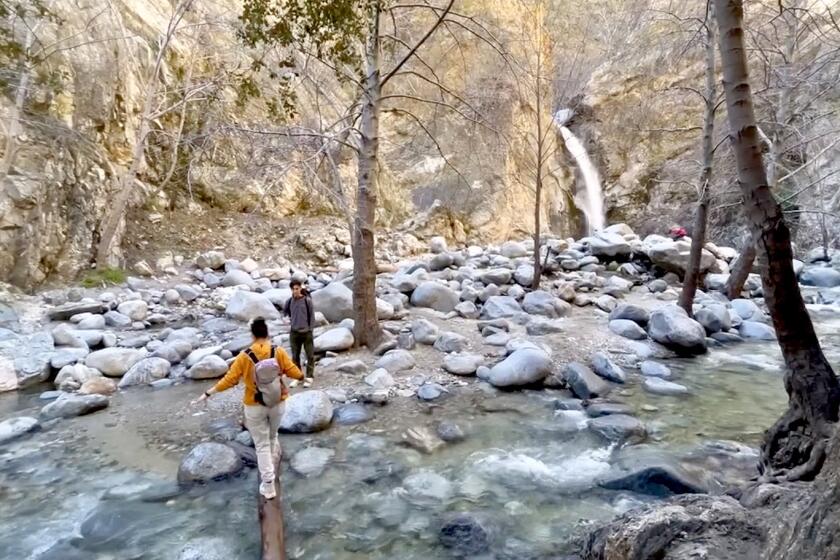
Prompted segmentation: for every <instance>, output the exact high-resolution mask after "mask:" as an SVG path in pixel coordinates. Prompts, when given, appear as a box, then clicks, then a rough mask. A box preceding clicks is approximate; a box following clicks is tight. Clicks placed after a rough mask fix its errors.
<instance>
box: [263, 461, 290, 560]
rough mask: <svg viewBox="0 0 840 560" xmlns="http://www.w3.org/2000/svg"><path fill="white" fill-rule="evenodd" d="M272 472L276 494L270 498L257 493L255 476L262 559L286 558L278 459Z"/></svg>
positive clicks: (283, 559)
mask: <svg viewBox="0 0 840 560" xmlns="http://www.w3.org/2000/svg"><path fill="white" fill-rule="evenodd" d="M274 472H275V475H274V484H275V485H276V486H277V496H276V497H275V498H274V499H271V500H266V499H265V498H264V497H263V496H262V494H260V493H259V476H258V477H257V496H258V504H259V518H260V539H261V540H262V560H286V543H285V540H284V533H283V501H282V498H281V492H280V490H281V488H280V464H279V461H278V464H277V465H275V467H274Z"/></svg>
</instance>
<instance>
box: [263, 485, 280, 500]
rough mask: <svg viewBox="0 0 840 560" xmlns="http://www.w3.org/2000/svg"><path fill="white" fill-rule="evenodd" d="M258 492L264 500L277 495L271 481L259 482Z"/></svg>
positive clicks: (271, 498)
mask: <svg viewBox="0 0 840 560" xmlns="http://www.w3.org/2000/svg"><path fill="white" fill-rule="evenodd" d="M260 494H262V497H263V498H265V499H266V500H273V499H274V498H276V497H277V490H276V489H275V488H274V483H273V482H261V483H260Z"/></svg>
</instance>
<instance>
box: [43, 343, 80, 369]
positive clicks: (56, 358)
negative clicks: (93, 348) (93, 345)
mask: <svg viewBox="0 0 840 560" xmlns="http://www.w3.org/2000/svg"><path fill="white" fill-rule="evenodd" d="M88 354H90V350H88V349H87V346H85V347H84V348H62V349H60V350H56V352H55V353H54V354H53V355H52V357H50V365H51V366H52V368H53V369H58V370H60V369H61V368H63V367H64V366H68V365H71V364H76V363H79V362H83V361H84V359H85V358H86V357H87V356H88Z"/></svg>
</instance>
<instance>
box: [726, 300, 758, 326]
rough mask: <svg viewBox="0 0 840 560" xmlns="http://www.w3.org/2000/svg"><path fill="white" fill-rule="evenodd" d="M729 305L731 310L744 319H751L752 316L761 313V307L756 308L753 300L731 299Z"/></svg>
mask: <svg viewBox="0 0 840 560" xmlns="http://www.w3.org/2000/svg"><path fill="white" fill-rule="evenodd" d="M731 305H732V309H733V311H735V313H737V314H738V316H739V317H740V318H741V319H743V320H744V321H748V320H750V319H752V318H753V316H760V315H761V309H759V308H758V306H757V305H756V304H755V302H753V301H750V300H748V299H733V300H732V302H731Z"/></svg>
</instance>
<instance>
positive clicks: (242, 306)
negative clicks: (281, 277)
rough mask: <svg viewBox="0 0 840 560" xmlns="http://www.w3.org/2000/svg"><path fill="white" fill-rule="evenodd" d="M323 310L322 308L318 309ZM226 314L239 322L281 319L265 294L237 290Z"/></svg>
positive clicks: (229, 301)
mask: <svg viewBox="0 0 840 560" xmlns="http://www.w3.org/2000/svg"><path fill="white" fill-rule="evenodd" d="M318 309H321V308H318ZM225 314H226V315H227V316H228V317H231V318H233V319H236V320H238V321H250V320H252V319H256V318H257V317H262V318H264V319H279V318H280V312H279V311H277V308H276V307H274V304H273V303H271V300H269V299H268V298H267V297H265V296H264V295H263V294H257V293H254V292H246V291H245V290H236V292H234V294H233V295H232V296H231V298H230V299H229V300H228V303H227V307H226V308H225Z"/></svg>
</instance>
